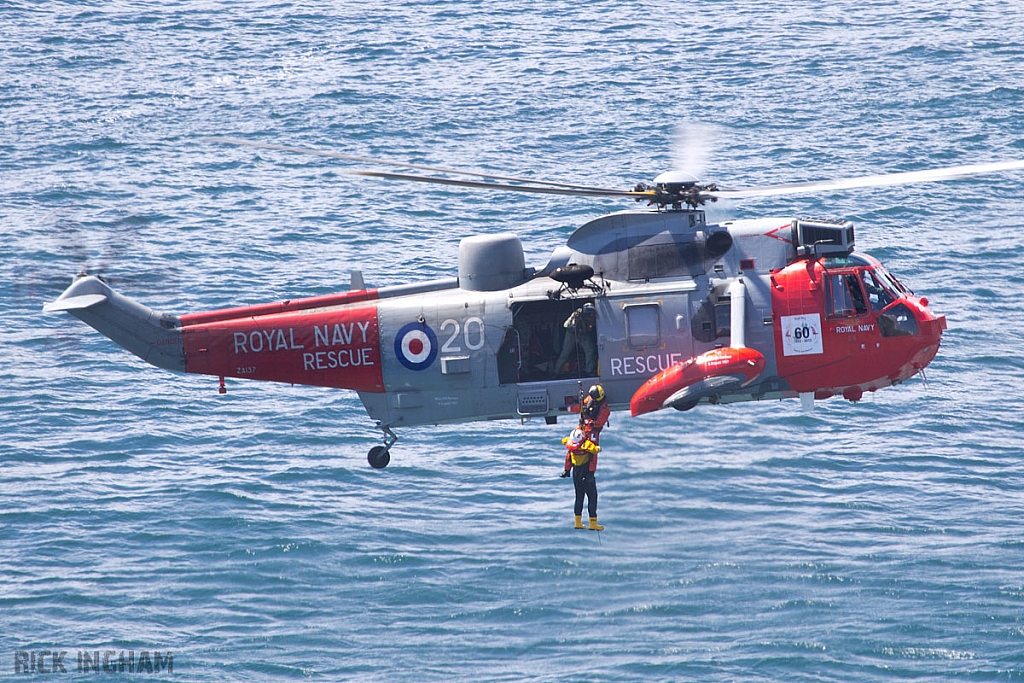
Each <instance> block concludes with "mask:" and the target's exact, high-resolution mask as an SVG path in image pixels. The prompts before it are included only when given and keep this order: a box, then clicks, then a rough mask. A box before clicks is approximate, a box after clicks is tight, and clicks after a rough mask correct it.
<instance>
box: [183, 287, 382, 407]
mask: <svg viewBox="0 0 1024 683" xmlns="http://www.w3.org/2000/svg"><path fill="white" fill-rule="evenodd" d="M199 315H202V314H199ZM182 338H183V341H184V346H185V369H186V372H193V373H198V374H204V375H218V376H223V377H240V378H244V379H259V380H267V381H272V382H288V383H291V384H309V385H315V386H323V387H336V388H339V389H354V390H356V391H372V392H382V391H384V380H383V375H382V372H381V364H380V335H379V332H378V328H377V306H376V304H371V305H363V306H354V307H345V308H337V309H333V310H327V311H324V310H317V311H314V312H309V313H301V312H300V313H280V314H276V315H264V316H260V317H252V316H249V317H245V318H236V319H218V320H215V321H211V322H206V323H202V324H196V323H195V322H194V320H193V323H192V324H191V325H189V326H187V327H185V328H184V329H183V330H182Z"/></svg>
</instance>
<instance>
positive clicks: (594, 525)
mask: <svg viewBox="0 0 1024 683" xmlns="http://www.w3.org/2000/svg"><path fill="white" fill-rule="evenodd" d="M587 529H589V530H590V531H604V527H603V526H601V525H600V524H598V523H597V517H591V518H590V526H588V527H587Z"/></svg>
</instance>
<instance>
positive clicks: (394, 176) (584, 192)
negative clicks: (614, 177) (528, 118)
mask: <svg viewBox="0 0 1024 683" xmlns="http://www.w3.org/2000/svg"><path fill="white" fill-rule="evenodd" d="M344 173H347V174H349V175H361V176H369V177H371V178H387V179H388V180H411V181H413V182H417V183H433V184H436V185H455V186H458V187H476V188H482V189H486V190H500V191H508V192H534V193H539V194H559V195H569V196H574V197H633V198H639V199H650V198H653V197H654V192H653V191H650V190H644V191H627V190H607V189H603V188H600V187H578V188H572V187H542V186H538V185H509V184H507V183H485V182H483V181H481V180H456V179H454V178H435V177H432V176H422V175H412V174H409V173H390V172H388V171H349V170H346V171H344Z"/></svg>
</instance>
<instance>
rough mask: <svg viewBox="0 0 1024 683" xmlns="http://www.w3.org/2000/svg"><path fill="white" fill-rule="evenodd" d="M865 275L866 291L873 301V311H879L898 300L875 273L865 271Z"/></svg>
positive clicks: (871, 301) (869, 298) (869, 299)
mask: <svg viewBox="0 0 1024 683" xmlns="http://www.w3.org/2000/svg"><path fill="white" fill-rule="evenodd" d="M863 276H864V291H865V292H867V294H868V301H869V302H870V303H871V310H872V311H874V312H875V313H878V312H879V311H881V310H882V309H883V308H885V307H886V306H888V305H889V304H891V303H892V302H893V301H895V300H896V297H895V296H894V295H893V294H892V292H890V291H889V289H887V288H886V286H885V285H884V284H882V282H881V281H880V280H879V278H878V276H877V275H876V274H875V273H873V272H871V271H864V273H863Z"/></svg>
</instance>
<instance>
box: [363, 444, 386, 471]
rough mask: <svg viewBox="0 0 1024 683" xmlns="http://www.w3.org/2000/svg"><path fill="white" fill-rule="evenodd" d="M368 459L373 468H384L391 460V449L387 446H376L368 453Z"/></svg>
mask: <svg viewBox="0 0 1024 683" xmlns="http://www.w3.org/2000/svg"><path fill="white" fill-rule="evenodd" d="M366 460H367V462H369V463H370V467H372V468H373V469H375V470H382V469H384V468H385V467H387V466H388V463H389V462H391V451H390V450H389V449H388V448H386V447H385V446H374V447H373V448H371V449H370V452H369V453H367V454H366Z"/></svg>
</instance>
